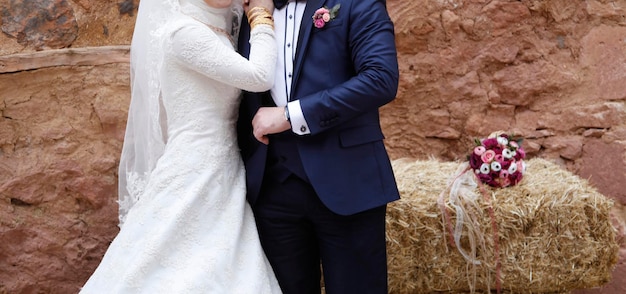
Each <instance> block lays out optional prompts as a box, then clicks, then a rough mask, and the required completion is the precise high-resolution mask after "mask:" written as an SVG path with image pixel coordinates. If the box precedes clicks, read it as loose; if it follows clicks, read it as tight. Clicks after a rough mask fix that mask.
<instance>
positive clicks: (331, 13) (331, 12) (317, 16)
mask: <svg viewBox="0 0 626 294" xmlns="http://www.w3.org/2000/svg"><path fill="white" fill-rule="evenodd" d="M340 7H341V4H337V5H335V6H333V8H331V9H328V7H326V6H324V7H322V8H320V9H318V10H316V11H315V13H314V14H313V25H314V26H315V27H316V28H318V29H321V28H323V27H324V26H325V25H326V23H327V22H329V21H331V20H333V19H335V17H337V12H339V8H340Z"/></svg>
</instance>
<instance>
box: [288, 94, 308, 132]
mask: <svg viewBox="0 0 626 294" xmlns="http://www.w3.org/2000/svg"><path fill="white" fill-rule="evenodd" d="M287 108H288V109H289V117H290V120H291V130H292V131H293V132H294V133H296V134H298V135H308V134H310V133H311V131H310V130H309V125H308V124H307V123H306V120H305V119H304V114H303V113H302V107H300V100H296V101H291V102H289V103H287Z"/></svg>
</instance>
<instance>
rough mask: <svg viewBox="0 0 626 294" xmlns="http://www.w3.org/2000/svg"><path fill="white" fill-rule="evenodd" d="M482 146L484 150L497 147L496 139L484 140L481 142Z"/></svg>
mask: <svg viewBox="0 0 626 294" xmlns="http://www.w3.org/2000/svg"><path fill="white" fill-rule="evenodd" d="M483 146H485V148H487V150H489V149H493V148H495V147H498V139H496V138H488V139H485V140H483Z"/></svg>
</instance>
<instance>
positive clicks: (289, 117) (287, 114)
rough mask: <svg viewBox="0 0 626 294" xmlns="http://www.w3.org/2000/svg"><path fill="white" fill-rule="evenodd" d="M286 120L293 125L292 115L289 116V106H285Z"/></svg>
mask: <svg viewBox="0 0 626 294" xmlns="http://www.w3.org/2000/svg"><path fill="white" fill-rule="evenodd" d="M285 121H287V122H289V124H290V125H291V116H289V107H287V106H285Z"/></svg>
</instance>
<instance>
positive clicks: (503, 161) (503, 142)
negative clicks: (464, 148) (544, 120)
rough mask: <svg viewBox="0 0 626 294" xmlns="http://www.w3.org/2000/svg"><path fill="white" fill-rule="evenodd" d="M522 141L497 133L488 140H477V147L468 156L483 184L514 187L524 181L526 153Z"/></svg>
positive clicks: (471, 165)
mask: <svg viewBox="0 0 626 294" xmlns="http://www.w3.org/2000/svg"><path fill="white" fill-rule="evenodd" d="M521 141H522V140H521V139H518V140H514V139H513V136H512V135H508V134H505V133H503V132H495V133H492V134H491V135H489V136H488V137H487V138H484V139H481V140H478V139H476V147H474V150H473V151H472V153H471V154H470V155H469V156H468V160H469V165H470V167H471V168H472V169H473V170H474V173H475V174H476V177H478V178H479V179H480V181H481V182H483V183H485V184H487V185H489V186H492V187H497V188H503V187H508V186H514V185H516V184H517V183H519V182H520V181H521V180H522V177H523V175H524V172H525V170H526V165H525V163H524V158H525V157H526V153H525V152H524V149H523V148H522V146H521Z"/></svg>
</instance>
